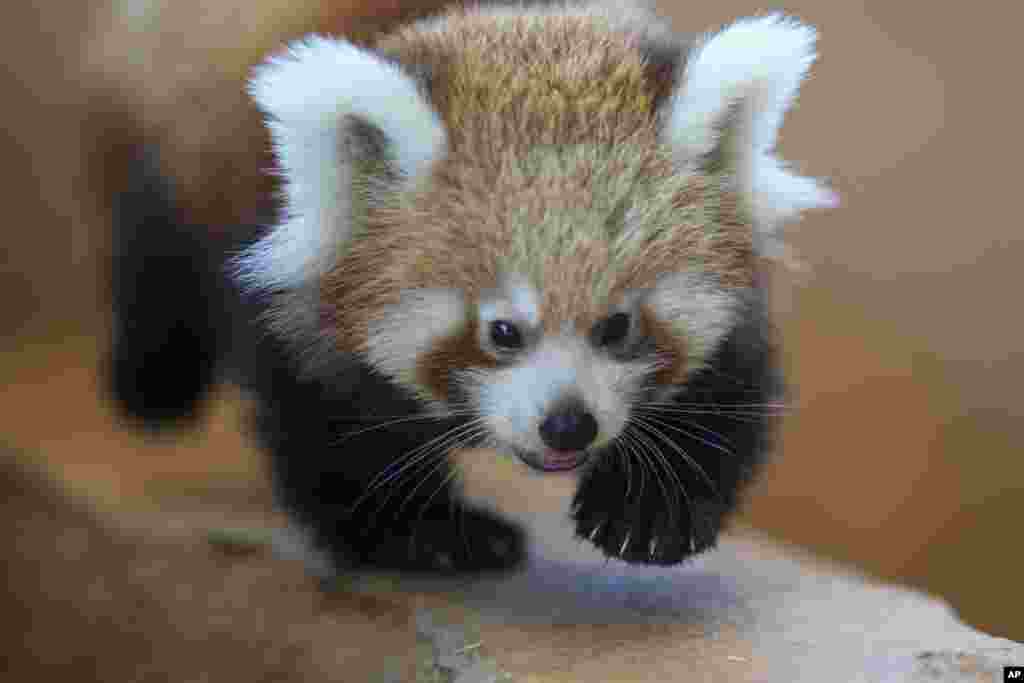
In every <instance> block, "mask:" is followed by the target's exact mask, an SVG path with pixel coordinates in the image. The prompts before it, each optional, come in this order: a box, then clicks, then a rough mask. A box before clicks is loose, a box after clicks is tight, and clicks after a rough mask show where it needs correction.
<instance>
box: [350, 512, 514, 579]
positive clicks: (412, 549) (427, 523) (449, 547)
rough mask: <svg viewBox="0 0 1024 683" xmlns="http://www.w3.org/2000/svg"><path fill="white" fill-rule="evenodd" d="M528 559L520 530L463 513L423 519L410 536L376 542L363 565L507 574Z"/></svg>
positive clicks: (484, 516) (480, 515) (482, 515)
mask: <svg viewBox="0 0 1024 683" xmlns="http://www.w3.org/2000/svg"><path fill="white" fill-rule="evenodd" d="M525 557H526V542H525V537H524V535H523V532H522V530H521V529H520V528H519V527H517V526H515V525H513V524H510V523H508V522H505V521H503V520H500V519H498V518H497V517H494V516H492V515H489V514H487V513H484V512H479V511H476V510H469V509H467V510H461V511H457V512H456V513H455V514H454V515H452V516H451V517H450V518H447V519H423V520H420V521H418V522H417V523H416V524H415V525H414V526H413V531H412V533H411V534H410V535H408V536H391V537H388V538H387V539H384V540H383V541H382V542H379V543H378V544H377V545H376V547H375V548H374V549H373V550H372V551H371V552H370V553H369V556H368V557H367V558H366V564H369V565H372V566H376V567H381V568H389V569H399V570H404V571H415V572H429V573H439V574H463V573H466V574H469V573H478V572H492V571H509V570H512V569H515V568H516V567H518V566H520V565H521V564H522V563H523V561H524V560H525Z"/></svg>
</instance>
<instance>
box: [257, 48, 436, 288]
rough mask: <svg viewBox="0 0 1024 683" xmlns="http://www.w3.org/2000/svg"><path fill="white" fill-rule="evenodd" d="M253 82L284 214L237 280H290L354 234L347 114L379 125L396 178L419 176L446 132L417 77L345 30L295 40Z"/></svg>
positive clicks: (318, 268)
mask: <svg viewBox="0 0 1024 683" xmlns="http://www.w3.org/2000/svg"><path fill="white" fill-rule="evenodd" d="M250 92H251V94H252V96H253V98H254V99H255V100H256V103H257V104H258V105H259V107H260V108H261V109H262V110H263V111H264V112H265V113H266V114H267V117H268V122H267V125H268V127H269V128H270V132H271V135H272V138H273V142H274V149H275V152H276V154H277V159H278V162H279V165H280V168H281V172H282V176H283V179H284V192H285V200H286V206H285V211H286V214H285V215H286V218H285V220H284V222H282V223H281V224H280V225H278V226H276V227H275V229H274V230H273V231H272V232H271V233H270V234H269V235H267V237H266V238H264V239H263V240H261V241H260V242H258V243H257V244H255V245H253V247H251V248H250V249H249V251H248V252H247V253H246V254H244V255H243V256H242V257H241V258H240V259H239V263H238V266H239V273H238V275H239V278H240V279H241V281H242V282H243V283H246V284H248V285H251V286H255V287H259V288H267V289H289V288H294V287H296V286H299V285H301V284H303V283H304V282H308V281H309V280H310V279H311V278H314V277H316V276H317V275H319V274H322V273H323V272H324V271H325V270H326V269H327V268H329V267H330V266H331V265H332V263H333V262H334V259H336V258H337V250H338V248H339V247H340V246H341V245H343V244H344V243H345V241H346V240H347V239H348V238H349V237H350V236H351V234H352V228H353V226H352V216H351V188H352V181H353V177H352V162H353V159H351V158H348V157H347V156H346V154H347V152H346V150H347V149H348V148H350V147H351V145H348V146H347V145H345V144H344V143H345V141H346V135H350V134H351V133H352V126H351V124H352V122H353V121H359V122H362V123H365V124H369V125H370V126H372V127H373V128H375V129H376V130H377V131H379V133H380V134H382V136H383V139H384V143H385V145H386V151H387V155H388V161H389V162H390V163H391V165H392V170H393V171H394V172H395V173H397V175H398V177H399V179H400V180H403V181H408V180H410V179H413V178H415V177H417V176H418V175H419V174H420V173H421V172H422V171H423V170H424V169H425V168H427V167H428V166H429V165H430V163H431V162H432V161H433V160H435V159H436V158H438V157H439V156H440V155H441V153H442V152H443V150H444V148H445V145H446V139H447V136H446V134H445V131H444V127H443V126H442V124H441V122H440V120H439V119H438V117H437V114H436V113H435V112H434V110H433V109H432V108H431V107H430V105H429V103H428V102H427V101H426V100H425V98H424V97H423V95H422V94H421V92H420V91H419V89H418V87H417V84H416V82H415V81H414V80H413V79H412V78H410V77H409V76H408V75H407V74H405V73H403V72H402V71H401V70H400V69H399V68H398V67H397V66H396V65H394V64H392V63H389V62H387V61H385V60H383V59H381V58H380V57H378V56H376V55H374V54H372V53H371V52H368V51H366V50H363V49H360V48H357V47H355V46H354V45H352V44H351V43H348V42H346V41H343V40H335V39H329V38H324V37H318V36H313V37H309V38H306V39H304V40H301V41H298V42H295V43H292V44H291V45H290V46H289V48H288V50H287V51H286V52H285V53H284V54H283V55H280V56H277V57H273V58H271V59H270V60H268V61H267V62H266V63H264V64H263V65H261V66H259V67H257V69H256V70H255V73H254V76H253V79H252V82H251V83H250Z"/></svg>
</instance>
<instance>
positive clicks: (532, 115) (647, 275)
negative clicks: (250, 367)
mask: <svg viewBox="0 0 1024 683" xmlns="http://www.w3.org/2000/svg"><path fill="white" fill-rule="evenodd" d="M814 38H815V35H814V31H813V29H811V28H809V27H807V26H804V25H802V24H799V23H797V22H795V21H792V20H789V19H786V18H783V17H780V16H765V17H758V18H753V19H747V20H743V21H740V22H738V23H736V24H734V25H732V26H730V27H727V28H726V29H724V30H723V31H721V32H720V33H718V34H715V35H710V36H706V37H703V38H700V39H698V40H696V41H693V42H692V43H687V42H684V41H680V40H679V39H677V38H675V37H674V36H673V35H672V34H671V33H670V32H669V31H668V30H667V28H666V27H665V25H664V24H663V23H661V22H659V21H658V20H657V19H655V18H653V17H651V16H650V15H648V14H647V13H646V11H643V10H640V9H637V8H626V9H621V8H618V7H615V8H613V7H611V6H604V5H600V4H584V3H559V4H555V5H552V6H545V7H540V8H526V9H524V8H523V7H521V6H498V7H492V8H487V7H482V8H476V7H474V8H458V9H454V10H452V11H451V12H449V13H447V14H445V15H443V16H440V17H437V18H433V19H429V20H425V21H421V22H418V23H415V24H413V25H411V26H408V27H406V28H404V29H402V30H399V31H398V32H396V33H392V34H390V35H388V36H386V37H384V38H383V39H381V40H379V41H378V42H377V43H375V44H374V45H372V46H369V47H356V46H354V45H351V44H349V43H347V42H345V41H342V40H334V39H327V38H319V37H317V38H310V39H307V40H306V41H304V42H299V43H296V44H294V45H292V46H291V48H290V50H289V51H288V52H287V53H286V54H284V55H282V56H280V57H277V58H275V59H273V60H271V61H270V62H269V63H268V64H266V65H265V66H263V67H262V68H261V69H260V70H259V72H258V73H257V75H256V77H255V79H254V81H253V85H252V91H253V94H254V96H255V98H256V100H257V102H258V103H259V104H260V106H261V107H262V108H263V109H264V110H265V112H266V113H267V114H268V118H269V121H270V124H269V125H270V127H271V131H272V134H273V136H274V140H275V144H276V149H277V153H278V159H279V162H280V166H281V169H280V170H281V172H282V175H283V178H284V182H285V185H284V187H285V200H286V212H287V215H286V217H285V218H284V220H283V221H282V222H281V223H280V224H279V225H278V226H276V227H275V228H274V229H273V230H272V231H271V232H270V233H269V234H268V235H267V237H265V238H264V239H263V240H262V241H261V242H259V243H257V244H256V245H255V246H254V247H253V248H252V249H250V250H249V252H247V253H246V254H245V255H244V256H243V258H242V259H241V260H240V266H241V267H240V277H241V279H242V281H243V283H245V284H247V285H248V286H250V287H254V288H259V289H264V290H267V291H270V292H273V293H274V294H275V296H276V297H277V298H276V300H277V301H278V307H277V309H276V311H275V312H274V321H275V324H276V326H277V327H278V329H279V330H281V331H282V332H283V333H284V334H286V335H288V336H289V337H291V338H292V339H293V340H294V341H295V342H297V343H298V344H301V345H305V346H306V347H308V348H314V349H316V350H317V351H316V354H319V355H322V354H327V355H332V354H346V355H350V356H354V357H356V358H359V359H361V360H363V361H365V362H368V363H369V364H370V365H371V366H372V367H374V368H375V369H376V370H377V371H379V372H380V373H383V374H384V375H385V376H387V377H389V378H391V379H392V380H393V381H394V382H396V383H397V384H399V385H400V386H403V387H405V388H407V389H408V390H409V391H410V392H411V393H412V394H413V395H415V396H417V397H419V398H421V399H422V400H423V402H424V405H425V407H429V408H432V409H435V410H438V411H440V412H442V413H444V412H449V411H458V410H463V409H466V408H467V406H468V407H469V408H471V409H472V411H473V412H474V413H475V414H477V415H480V416H481V418H482V422H483V423H484V424H485V425H486V426H487V430H488V434H489V435H491V436H492V437H493V438H494V441H495V443H498V444H501V445H504V446H507V447H509V448H511V449H513V450H515V451H517V452H519V453H520V454H527V457H528V458H533V461H532V464H538V463H539V464H541V465H544V464H545V461H544V458H543V457H542V456H539V455H537V454H540V453H548V454H551V453H553V452H562V453H579V452H582V451H584V450H587V449H594V448H599V447H601V446H602V445H604V444H607V443H609V442H611V441H612V440H614V439H615V438H616V437H617V436H618V434H619V433H620V432H621V430H622V429H623V427H624V425H625V423H626V421H627V419H628V417H629V413H630V405H631V403H632V402H633V401H634V400H636V397H637V396H638V395H639V394H640V393H642V392H652V391H653V392H654V393H655V394H656V395H658V396H663V397H666V396H669V395H671V394H673V393H674V392H677V391H679V390H680V388H681V387H684V386H685V384H686V381H687V379H688V378H689V377H691V376H692V375H693V373H695V372H697V371H698V370H700V369H701V368H702V367H703V366H704V365H705V364H706V363H707V362H708V360H709V358H710V357H711V356H712V354H713V353H714V351H715V349H716V346H717V345H718V343H719V342H720V341H721V340H722V339H723V338H724V337H725V336H726V335H727V334H728V333H729V331H730V330H731V329H732V327H733V326H734V325H735V323H736V318H737V316H738V315H741V313H740V306H739V302H740V301H741V300H742V299H743V296H744V294H745V293H746V292H748V291H749V290H750V289H751V288H753V287H756V280H757V277H756V269H757V261H758V259H759V258H760V257H762V256H764V255H766V254H767V255H770V254H769V251H770V249H771V248H772V245H773V242H772V239H773V237H774V235H775V231H776V229H777V228H778V227H779V226H780V225H781V224H782V223H784V222H785V221H786V220H789V219H791V218H794V217H795V216H796V215H797V214H798V213H799V211H801V210H802V209H806V208H813V207H818V206H827V205H831V204H833V203H834V198H833V196H832V195H831V193H830V192H829V191H828V190H826V189H824V188H822V187H820V186H819V185H818V184H817V183H816V182H815V181H813V180H811V179H807V178H802V177H799V176H797V175H794V174H792V173H790V172H789V171H788V170H786V168H785V167H784V166H783V165H781V164H780V162H779V161H778V160H777V159H776V158H775V157H774V156H773V153H772V152H773V148H774V143H775V138H776V133H777V131H778V128H779V125H780V124H781V119H782V115H783V114H784V113H785V111H786V109H787V108H788V106H789V105H790V103H791V101H792V99H793V97H794V96H795V94H796V90H797V87H798V85H799V83H800V81H801V80H802V78H803V77H804V75H805V73H806V71H807V69H808V67H809V65H810V63H811V61H812V60H813V58H814ZM553 416H554V417H556V418H557V419H555V421H554V423H553V422H552V421H551V420H552V417H553ZM581 416H583V417H581ZM581 419H585V424H584V423H581ZM552 425H554V426H552ZM567 425H568V426H567ZM581 425H582V426H581ZM552 430H554V432H555V433H554V435H553V436H552ZM566 431H568V432H573V431H577V432H580V431H582V432H585V433H584V434H582V435H581V434H576V435H575V437H574V436H573V435H572V434H569V435H568V436H566V434H565V432H566ZM563 437H564V438H563ZM553 463H554V465H556V466H557V465H560V464H564V463H563V461H562V460H559V459H558V458H555V459H554V461H553Z"/></svg>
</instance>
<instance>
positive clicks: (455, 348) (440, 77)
mask: <svg viewBox="0 0 1024 683" xmlns="http://www.w3.org/2000/svg"><path fill="white" fill-rule="evenodd" d="M503 21H504V20H503ZM499 24H501V25H500V26H499ZM545 24H546V27H545V28H544V29H540V28H537V24H536V23H532V24H530V23H527V22H522V21H519V22H512V23H508V22H507V21H505V22H504V23H502V22H499V21H498V20H497V19H495V18H494V17H488V16H487V15H480V14H475V13H472V12H456V13H455V14H454V15H452V18H450V19H449V22H448V24H447V27H446V28H444V29H443V30H439V31H438V30H434V31H418V30H416V29H415V28H410V29H405V30H402V31H399V32H398V33H397V34H395V35H393V36H391V37H389V38H386V39H384V40H383V41H382V42H381V43H380V45H379V47H380V48H381V49H382V50H383V51H384V52H385V53H386V54H388V55H389V56H391V57H392V58H394V59H396V60H397V61H399V62H402V63H406V64H409V65H420V66H417V68H416V69H414V73H421V72H422V71H421V69H423V68H424V67H425V72H426V73H427V74H428V77H427V81H428V88H427V90H428V96H429V99H430V101H431V104H432V106H433V107H435V109H436V110H437V111H438V114H439V116H440V118H441V120H442V121H443V123H444V126H445V128H446V130H447V131H448V135H449V139H448V152H447V154H446V155H445V157H444V158H442V159H440V160H439V161H438V162H437V163H435V165H434V167H433V169H432V172H431V173H430V175H429V177H426V178H422V179H420V180H421V181H422V182H421V183H420V184H419V185H418V187H417V188H416V189H415V190H414V191H410V192H408V193H406V194H405V195H404V196H403V197H400V198H396V197H391V198H389V199H388V198H386V199H385V200H384V201H383V202H381V205H379V206H376V207H371V208H370V209H369V211H368V212H367V218H366V224H365V229H364V230H363V231H361V232H359V231H357V237H356V238H355V239H353V241H352V242H351V243H350V244H348V245H347V246H346V249H345V252H344V253H343V254H342V255H341V256H340V258H339V260H338V263H337V265H336V267H335V268H333V270H331V271H330V272H329V273H328V274H327V275H326V276H325V277H324V278H323V279H322V281H321V294H322V300H323V301H324V302H325V306H326V308H327V310H326V311H325V315H326V317H327V319H329V320H331V321H332V322H333V325H334V332H335V338H336V340H337V343H338V345H339V346H341V347H342V348H343V349H344V350H347V351H354V352H361V351H365V349H366V344H367V329H368V326H369V324H370V323H371V321H372V320H373V317H374V316H377V315H380V314H381V312H382V311H383V310H384V309H385V308H386V307H387V306H389V305H393V304H397V303H398V300H399V294H400V292H401V291H402V290H407V289H414V288H450V289H455V290H458V291H460V292H462V293H463V295H464V297H465V300H466V303H467V307H468V310H470V311H472V310H474V309H475V306H476V304H477V302H478V300H479V294H480V292H481V291H482V290H485V289H489V288H492V287H495V286H496V285H497V283H498V277H499V274H500V273H501V272H502V270H503V263H504V262H506V261H507V259H508V257H509V253H510V251H511V249H512V247H513V245H514V243H515V239H516V237H517V235H516V234H515V230H517V229H519V230H521V229H522V225H523V223H524V222H525V223H526V224H527V225H529V226H531V227H532V226H534V225H540V223H541V218H542V217H545V216H550V215H552V212H556V213H557V212H558V211H570V210H572V209H573V208H574V207H581V206H582V207H586V206H590V205H591V204H592V203H593V202H594V201H595V200H594V196H593V195H594V192H593V190H592V189H591V187H592V182H591V181H592V178H591V175H592V174H595V173H603V174H604V175H605V177H606V176H607V175H608V174H614V173H616V167H615V164H616V163H619V160H618V158H617V157H614V155H611V154H610V152H608V151H607V150H616V149H619V150H621V149H623V148H625V147H628V148H629V149H630V150H631V151H630V154H633V150H635V155H634V157H635V158H633V157H631V158H630V159H628V161H629V162H630V164H632V165H633V170H632V171H631V172H632V173H637V174H638V176H642V177H644V178H646V179H654V180H655V181H658V180H665V181H667V180H668V179H670V178H672V177H673V174H674V173H675V172H676V171H675V169H674V168H673V163H672V161H671V159H670V157H669V154H668V152H667V150H665V149H664V148H662V147H661V146H660V145H659V142H658V137H657V136H658V120H657V116H656V113H657V112H656V109H655V105H656V103H657V102H658V101H660V100H661V99H663V98H664V97H665V95H666V93H667V92H668V88H669V86H670V78H669V76H670V74H669V72H668V71H667V70H666V69H665V68H664V67H663V66H662V65H653V64H651V63H649V62H647V61H646V60H645V59H644V56H643V53H642V52H641V51H640V49H639V40H640V38H639V35H638V34H637V33H632V32H630V31H627V30H622V29H613V30H609V27H608V26H607V25H606V24H605V23H604V20H603V19H594V18H592V17H587V16H568V17H559V16H552V17H549V18H547V19H546V20H545ZM570 51H571V54H572V55H573V57H572V59H566V55H567V54H569V53H570ZM524 74H525V75H524ZM545 145H547V146H550V145H555V146H559V147H568V146H573V145H576V146H587V147H588V148H591V149H593V150H595V152H594V153H595V154H596V155H597V157H596V158H598V159H599V161H601V163H603V164H604V165H603V166H593V165H588V163H579V164H577V165H576V166H573V167H571V168H567V169H566V172H565V173H564V174H560V175H559V174H556V175H554V176H548V175H544V176H542V177H538V176H537V175H531V174H530V173H529V172H525V171H524V170H523V168H524V164H525V163H526V161H527V160H528V158H529V155H530V154H531V153H533V152H534V151H535V150H536V149H537V148H538V146H540V147H544V146H545ZM602 150H605V151H602ZM588 158H589V157H588ZM538 180H539V182H538ZM727 182H728V179H723V178H721V177H717V176H716V177H707V176H702V175H699V174H698V175H694V176H692V177H691V178H690V180H689V181H688V182H687V183H686V184H685V185H681V186H680V189H679V190H678V192H676V194H675V195H674V196H673V197H672V199H671V203H672V205H674V206H676V207H686V206H693V205H697V204H699V203H700V202H703V201H704V198H705V190H707V189H708V188H709V187H713V189H714V191H715V192H716V196H717V197H718V198H719V200H720V209H719V210H718V216H717V218H718V221H717V225H716V226H712V228H713V229H709V226H708V225H707V224H706V223H705V222H702V221H693V222H692V224H685V223H684V224H680V225H679V226H678V227H677V228H676V229H673V230H671V231H668V232H667V234H664V235H660V236H658V237H657V238H656V239H652V240H649V241H648V242H647V243H645V244H643V245H639V246H638V247H637V248H635V249H633V250H632V251H629V252H625V253H623V252H621V251H620V252H613V251H612V249H611V248H610V245H609V243H608V241H607V240H600V239H594V240H589V241H587V242H586V244H582V245H581V244H578V245H575V246H574V248H561V249H558V248H550V249H548V248H545V249H544V250H543V251H541V252H538V253H536V254H534V256H533V258H534V260H537V261H541V263H534V264H532V265H534V266H536V267H537V268H538V269H539V273H538V277H537V279H538V280H540V282H534V283H533V284H534V285H535V286H537V287H538V288H539V289H541V292H542V301H541V317H542V320H543V325H544V327H545V329H546V330H548V331H553V330H555V329H558V328H560V327H561V325H562V324H563V323H564V322H571V323H572V324H573V325H574V326H575V327H576V329H578V330H579V331H581V332H583V331H585V330H588V329H590V327H591V326H592V325H593V324H594V323H595V322H597V321H598V320H599V319H600V318H601V317H603V316H605V315H607V314H608V312H609V307H610V306H611V305H614V303H615V298H616V297H617V296H619V295H621V294H623V293H624V292H626V291H627V290H630V289H633V288H637V287H649V286H651V285H653V284H654V283H655V281H656V279H657V277H658V276H659V275H662V274H664V273H668V272H676V271H678V270H679V269H680V267H681V266H682V267H685V264H687V263H689V262H691V261H692V259H694V258H697V259H699V260H700V262H701V263H702V265H703V267H704V268H705V269H706V270H707V271H709V272H712V273H716V274H718V275H719V277H720V279H721V282H722V284H723V285H724V286H736V287H744V286H747V285H749V284H750V282H751V273H752V272H753V265H754V251H753V244H752V231H751V227H750V223H749V221H748V220H747V219H746V217H745V216H744V212H743V210H742V208H741V206H740V201H739V198H738V197H737V196H736V195H735V193H734V192H732V191H731V190H729V189H727V187H726V185H725V184H724V183H727ZM514 216H515V217H516V218H515V219H513V217H514ZM517 221H518V224H517ZM517 225H518V227H517ZM537 229H539V228H537ZM538 234H540V233H538ZM609 273H611V277H610V282H609V283H608V285H609V286H607V287H606V288H605V291H604V293H603V294H602V295H600V296H598V295H596V294H595V285H596V282H597V281H598V279H600V278H602V277H605V278H606V279H607V278H608V274H609ZM651 329H652V330H655V331H658V333H659V335H661V336H660V345H661V346H663V347H664V350H665V351H666V353H670V355H671V356H672V357H673V358H680V359H682V358H685V355H684V354H681V353H679V349H678V342H670V341H669V337H670V335H671V332H670V331H669V329H668V327H667V326H665V325H663V324H658V325H655V324H654V323H653V322H652V327H651ZM477 347H478V344H477V338H476V332H475V328H474V325H473V324H468V325H467V326H466V328H465V330H464V332H463V333H461V334H458V335H455V336H454V337H452V338H450V339H447V340H445V341H444V342H442V343H441V345H440V346H439V347H438V349H437V350H436V351H435V352H434V353H432V354H430V356H429V357H428V358H426V359H424V361H423V362H422V363H421V367H423V368H429V369H424V370H423V371H422V376H421V378H420V381H422V382H423V384H424V385H425V386H428V387H431V389H432V390H434V391H439V392H440V395H444V394H445V393H446V389H444V387H446V386H447V376H448V373H449V371H450V369H451V368H453V367H456V366H459V367H466V366H477V367H479V366H481V365H483V366H485V367H486V364H487V362H488V359H487V358H486V356H484V354H483V352H481V351H480V350H479V349H478V348H477ZM680 362H681V361H680ZM681 367H682V366H681V365H679V364H676V366H675V367H674V369H672V370H671V371H669V370H666V371H665V372H664V373H662V374H661V375H660V377H663V378H664V379H665V380H666V381H667V380H669V379H678V378H680V377H681V376H682V375H681V373H682V369H681Z"/></svg>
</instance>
